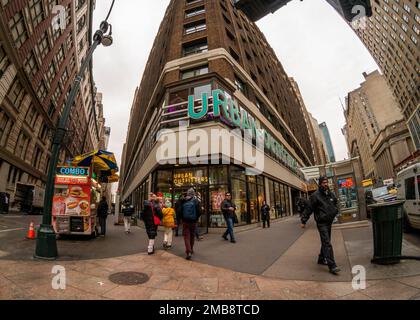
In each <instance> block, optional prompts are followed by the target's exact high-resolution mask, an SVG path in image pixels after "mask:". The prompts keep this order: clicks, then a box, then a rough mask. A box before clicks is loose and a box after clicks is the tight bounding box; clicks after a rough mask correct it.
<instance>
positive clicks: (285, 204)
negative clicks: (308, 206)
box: [283, 185, 291, 215]
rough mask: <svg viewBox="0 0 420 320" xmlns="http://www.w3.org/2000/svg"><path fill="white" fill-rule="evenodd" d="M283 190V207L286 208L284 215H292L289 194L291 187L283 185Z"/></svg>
mask: <svg viewBox="0 0 420 320" xmlns="http://www.w3.org/2000/svg"><path fill="white" fill-rule="evenodd" d="M283 192H284V202H283V208H284V212H283V214H284V215H290V214H291V211H290V196H289V187H288V186H285V185H283Z"/></svg>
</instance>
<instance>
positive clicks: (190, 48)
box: [183, 39, 209, 57]
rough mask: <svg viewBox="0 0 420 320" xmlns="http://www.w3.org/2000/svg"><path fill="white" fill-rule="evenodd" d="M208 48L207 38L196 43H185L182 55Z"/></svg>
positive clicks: (205, 50)
mask: <svg viewBox="0 0 420 320" xmlns="http://www.w3.org/2000/svg"><path fill="white" fill-rule="evenodd" d="M208 49H209V47H208V44H207V39H205V40H204V41H200V42H196V43H190V44H185V45H184V47H183V50H184V57H185V56H189V55H192V54H196V53H202V52H207V51H208Z"/></svg>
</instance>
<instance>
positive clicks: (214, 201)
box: [209, 185, 228, 228]
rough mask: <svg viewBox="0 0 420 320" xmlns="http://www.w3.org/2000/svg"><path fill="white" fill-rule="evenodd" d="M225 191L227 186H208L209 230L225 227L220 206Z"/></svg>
mask: <svg viewBox="0 0 420 320" xmlns="http://www.w3.org/2000/svg"><path fill="white" fill-rule="evenodd" d="M227 191H228V188H227V185H222V186H210V219H209V221H210V225H209V227H210V228H215V227H225V226H226V222H225V219H224V217H223V213H222V209H221V206H222V202H223V200H224V199H225V193H226V192H227Z"/></svg>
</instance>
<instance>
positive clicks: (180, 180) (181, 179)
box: [173, 167, 209, 188]
mask: <svg viewBox="0 0 420 320" xmlns="http://www.w3.org/2000/svg"><path fill="white" fill-rule="evenodd" d="M173 182H174V187H175V188H179V187H191V186H199V185H208V183H209V177H208V173H207V167H198V168H187V169H178V170H175V171H174V181H173Z"/></svg>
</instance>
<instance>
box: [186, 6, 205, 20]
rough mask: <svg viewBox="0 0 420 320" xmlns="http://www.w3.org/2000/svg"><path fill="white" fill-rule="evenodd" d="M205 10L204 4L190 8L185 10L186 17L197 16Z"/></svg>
mask: <svg viewBox="0 0 420 320" xmlns="http://www.w3.org/2000/svg"><path fill="white" fill-rule="evenodd" d="M205 12H206V10H205V9H204V6H201V7H197V8H194V9H190V10H187V11H185V18H191V17H195V16H198V15H200V14H203V13H205Z"/></svg>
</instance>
